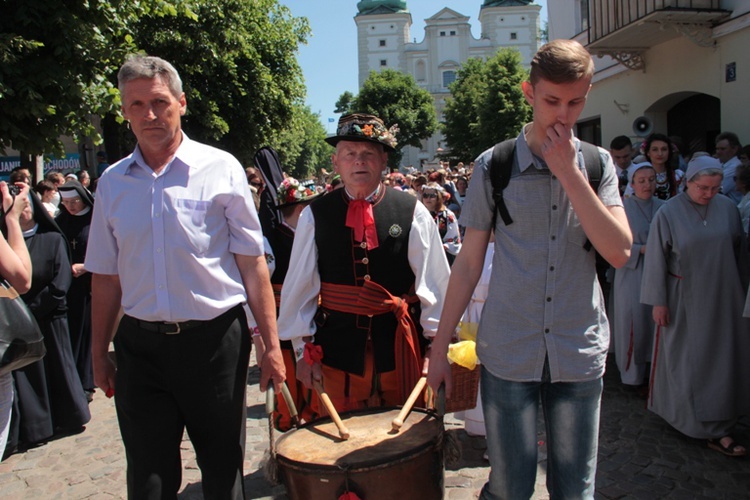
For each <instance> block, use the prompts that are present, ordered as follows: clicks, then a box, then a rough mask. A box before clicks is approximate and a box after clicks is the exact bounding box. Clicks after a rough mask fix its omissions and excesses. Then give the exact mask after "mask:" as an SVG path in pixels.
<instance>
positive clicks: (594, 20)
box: [588, 0, 721, 43]
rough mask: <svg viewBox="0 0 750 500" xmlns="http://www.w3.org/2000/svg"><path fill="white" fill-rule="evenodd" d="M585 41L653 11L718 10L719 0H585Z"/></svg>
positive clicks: (642, 17)
mask: <svg viewBox="0 0 750 500" xmlns="http://www.w3.org/2000/svg"><path fill="white" fill-rule="evenodd" d="M588 3H589V19H588V21H589V43H594V42H596V41H597V40H600V39H602V38H604V37H606V36H608V35H610V34H612V33H614V32H615V31H617V30H619V29H621V28H624V27H627V26H628V25H631V24H634V23H637V22H639V21H642V20H644V19H645V18H646V17H648V16H651V15H652V14H654V13H662V14H665V13H674V14H678V13H681V14H688V13H699V12H701V11H708V12H711V11H718V10H720V8H721V1H720V0H589V2H588Z"/></svg>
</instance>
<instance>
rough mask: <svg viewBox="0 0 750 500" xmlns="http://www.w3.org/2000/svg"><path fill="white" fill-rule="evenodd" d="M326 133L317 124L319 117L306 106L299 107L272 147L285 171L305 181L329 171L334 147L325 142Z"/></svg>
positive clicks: (323, 128) (320, 125) (321, 126)
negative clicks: (324, 170) (322, 171)
mask: <svg viewBox="0 0 750 500" xmlns="http://www.w3.org/2000/svg"><path fill="white" fill-rule="evenodd" d="M325 138H326V129H325V127H323V124H322V123H320V115H319V114H318V113H313V112H312V110H311V109H310V107H309V106H299V107H298V108H297V109H296V110H295V118H294V120H292V123H291V126H290V127H288V128H286V129H285V130H284V131H283V132H282V133H281V134H280V135H279V138H278V143H277V144H274V145H273V147H274V149H276V151H277V152H278V153H279V159H280V160H281V164H282V165H283V168H284V171H285V172H286V173H287V174H289V175H291V176H292V177H295V178H296V179H300V180H304V179H309V178H311V177H313V176H317V175H319V174H320V171H321V169H323V168H325V169H326V170H330V167H331V153H333V147H332V146H330V145H329V144H328V143H326V142H325Z"/></svg>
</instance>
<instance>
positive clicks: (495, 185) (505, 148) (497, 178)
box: [489, 139, 604, 251]
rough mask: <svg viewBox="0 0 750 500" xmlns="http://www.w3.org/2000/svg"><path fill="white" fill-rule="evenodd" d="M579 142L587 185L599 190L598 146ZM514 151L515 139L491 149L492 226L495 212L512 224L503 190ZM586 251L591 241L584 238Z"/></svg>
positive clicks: (495, 215) (600, 159)
mask: <svg viewBox="0 0 750 500" xmlns="http://www.w3.org/2000/svg"><path fill="white" fill-rule="evenodd" d="M580 142H581V152H582V153H583V163H584V166H585V168H586V174H587V175H588V179H589V185H590V186H591V189H593V190H594V191H595V192H597V193H598V192H599V184H600V183H601V180H602V173H603V172H604V164H603V163H602V157H601V155H600V154H599V148H598V147H597V146H595V145H594V144H590V143H588V142H584V141H580ZM515 153H516V140H515V139H509V140H507V141H503V142H501V143H498V144H496V145H495V147H494V148H493V149H492V158H491V160H490V164H489V171H490V181H491V182H492V198H493V200H494V201H495V208H496V210H495V213H493V214H492V227H493V228H494V227H495V223H496V221H497V214H498V213H499V214H500V218H501V219H503V223H505V225H506V226H509V225H511V224H513V218H512V217H511V216H510V212H508V207H507V206H506V205H505V199H504V198H503V190H504V189H505V188H506V187H508V183H509V182H510V174H511V170H512V169H513V157H514V155H515ZM584 248H585V249H586V251H588V250H590V249H591V242H589V241H588V240H586V244H585V245H584Z"/></svg>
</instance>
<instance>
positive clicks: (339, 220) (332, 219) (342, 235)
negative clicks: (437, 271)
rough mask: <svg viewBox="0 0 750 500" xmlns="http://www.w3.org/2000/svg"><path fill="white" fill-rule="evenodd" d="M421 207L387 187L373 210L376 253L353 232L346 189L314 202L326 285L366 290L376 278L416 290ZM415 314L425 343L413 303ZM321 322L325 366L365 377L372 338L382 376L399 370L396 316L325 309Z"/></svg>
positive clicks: (394, 287) (318, 339) (398, 289)
mask: <svg viewBox="0 0 750 500" xmlns="http://www.w3.org/2000/svg"><path fill="white" fill-rule="evenodd" d="M416 203H417V200H416V198H415V197H413V196H411V195H409V194H407V193H404V192H402V191H397V190H394V189H391V188H385V189H384V188H383V187H381V192H380V194H379V195H378V196H377V198H376V200H375V201H374V203H373V207H372V208H373V215H374V217H375V227H376V229H377V233H378V247H377V248H376V249H374V250H370V249H368V248H367V245H366V244H365V243H360V242H358V241H354V235H353V231H352V229H350V228H348V227H346V212H347V208H348V204H349V198H348V196H347V195H346V193H345V192H344V190H343V189H339V190H336V191H333V192H332V193H330V194H328V195H326V196H324V197H323V198H320V199H318V200H316V201H315V202H313V203H312V204H311V205H310V208H311V210H312V213H313V216H314V217H315V243H316V245H317V248H318V270H319V273H320V279H321V281H322V282H327V283H337V284H343V285H350V286H362V283H364V280H365V279H371V280H373V281H374V282H375V283H378V284H379V285H381V286H383V287H384V288H386V289H387V290H388V291H389V292H390V293H391V294H393V295H398V296H401V295H406V294H407V293H409V292H410V291H413V287H414V279H415V278H414V273H413V272H412V270H411V268H410V267H409V260H408V251H409V231H410V229H411V224H412V219H413V217H414V208H415V206H416ZM409 313H410V315H411V317H412V319H413V320H414V323H415V324H416V325H417V330H418V332H419V334H420V339H422V341H423V342H424V338H423V337H422V335H421V334H422V327H421V325H420V324H419V315H420V313H421V307H420V305H419V304H418V303H417V304H412V305H411V306H410V307H409ZM315 321H316V323H317V332H316V334H315V343H316V344H318V345H320V346H322V348H323V363H324V364H326V365H328V366H331V367H333V368H337V369H339V370H343V371H346V372H349V373H354V374H359V375H361V374H362V373H364V359H365V352H366V348H367V340H368V338H371V339H372V349H373V352H374V355H375V370H376V372H378V373H382V372H388V371H391V370H394V369H395V355H394V339H395V329H396V319H395V317H394V316H393V314H392V313H387V314H379V315H375V316H372V317H369V316H367V315H357V314H348V313H342V312H339V311H331V310H327V309H324V308H322V307H321V308H319V309H318V313H317V314H316V317H315ZM422 348H424V345H423V346H422ZM423 352H424V351H423Z"/></svg>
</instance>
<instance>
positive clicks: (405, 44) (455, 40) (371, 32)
mask: <svg viewBox="0 0 750 500" xmlns="http://www.w3.org/2000/svg"><path fill="white" fill-rule="evenodd" d="M407 3H408V2H407V1H405V0H365V1H361V2H359V3H358V4H357V10H358V13H357V15H356V16H355V17H354V21H355V23H356V24H357V42H358V56H359V85H360V87H361V86H362V84H363V83H364V82H365V80H366V79H367V77H368V76H369V74H370V71H380V70H383V69H395V70H398V71H401V72H403V73H407V74H409V75H411V76H413V77H414V80H415V81H416V83H417V85H418V86H420V87H421V88H424V89H425V90H427V91H428V92H429V93H430V94H431V95H432V98H433V99H434V101H435V111H436V114H437V118H438V121H439V122H440V121H442V119H443V110H444V108H445V99H446V98H448V97H450V91H449V88H448V87H449V85H450V84H451V83H452V82H453V81H454V80H455V79H456V74H457V72H458V70H459V69H460V68H461V65H462V64H463V63H464V62H465V61H466V60H467V59H469V58H471V57H479V58H485V59H486V58H489V57H492V56H493V55H494V54H495V53H496V52H497V50H498V49H500V48H505V47H514V48H517V49H518V50H519V52H520V53H521V57H522V60H523V63H524V64H525V65H526V66H527V67H528V66H529V63H530V61H531V57H532V56H533V55H534V53H535V52H536V51H537V49H538V48H539V45H540V41H539V36H540V26H539V11H540V10H541V6H539V5H536V4H534V3H533V2H531V1H521V0H504V1H503V0H501V1H497V0H496V1H492V0H485V1H484V2H482V4H481V5H480V6H479V7H480V10H479V23H480V27H481V32H480V36H479V37H478V38H477V37H475V36H474V35H473V34H472V31H471V24H470V23H469V17H468V16H465V15H464V14H461V13H459V12H456V11H455V10H452V9H449V8H443V9H441V10H440V11H438V12H437V13H435V14H434V15H433V16H431V17H429V18H428V19H425V32H424V38H423V39H422V41H420V42H417V39H416V37H414V38H412V34H411V25H412V16H411V13H410V12H409V9H408V5H407ZM389 125H390V124H389ZM445 149H446V144H445V140H444V138H443V135H442V134H441V133H440V132H438V133H436V134H435V135H433V136H432V137H430V138H429V139H425V140H423V141H422V146H421V147H420V148H414V147H411V146H407V147H405V148H404V150H403V152H404V157H403V160H402V164H403V165H404V166H413V167H416V168H417V169H420V170H423V169H425V168H429V167H430V166H435V165H436V164H437V158H438V156H439V155H440V153H442V152H443V151H444V150H445ZM467 160H473V158H472V159H467Z"/></svg>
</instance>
